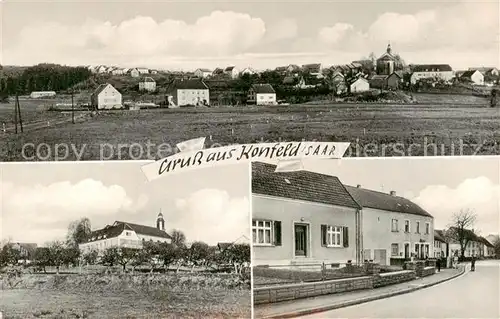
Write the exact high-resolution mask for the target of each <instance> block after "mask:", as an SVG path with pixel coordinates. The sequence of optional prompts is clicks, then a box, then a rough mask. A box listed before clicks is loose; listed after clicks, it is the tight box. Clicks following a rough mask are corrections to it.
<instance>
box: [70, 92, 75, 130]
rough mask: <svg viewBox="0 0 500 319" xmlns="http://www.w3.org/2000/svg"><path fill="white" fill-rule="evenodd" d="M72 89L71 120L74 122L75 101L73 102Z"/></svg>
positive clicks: (72, 93)
mask: <svg viewBox="0 0 500 319" xmlns="http://www.w3.org/2000/svg"><path fill="white" fill-rule="evenodd" d="M73 95H74V91H73V90H71V122H72V123H73V124H75V103H74V98H73Z"/></svg>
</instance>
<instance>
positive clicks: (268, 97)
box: [247, 84, 277, 105]
mask: <svg viewBox="0 0 500 319" xmlns="http://www.w3.org/2000/svg"><path fill="white" fill-rule="evenodd" d="M247 102H248V103H251V104H256V105H276V104H277V101H276V92H275V91H274V89H273V87H272V86H271V84H253V85H252V86H251V87H250V90H249V92H248V100H247Z"/></svg>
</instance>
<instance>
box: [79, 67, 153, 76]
mask: <svg viewBox="0 0 500 319" xmlns="http://www.w3.org/2000/svg"><path fill="white" fill-rule="evenodd" d="M87 69H88V70H90V71H91V72H92V73H94V74H109V75H129V76H131V77H135V78H136V77H140V76H141V75H146V74H158V70H154V69H148V68H121V67H116V66H106V65H97V66H87Z"/></svg>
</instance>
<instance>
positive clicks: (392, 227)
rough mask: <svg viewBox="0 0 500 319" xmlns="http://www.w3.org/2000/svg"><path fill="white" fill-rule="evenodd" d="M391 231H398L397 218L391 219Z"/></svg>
mask: <svg viewBox="0 0 500 319" xmlns="http://www.w3.org/2000/svg"><path fill="white" fill-rule="evenodd" d="M391 231H393V232H397V231H398V220H397V219H393V220H392V226H391Z"/></svg>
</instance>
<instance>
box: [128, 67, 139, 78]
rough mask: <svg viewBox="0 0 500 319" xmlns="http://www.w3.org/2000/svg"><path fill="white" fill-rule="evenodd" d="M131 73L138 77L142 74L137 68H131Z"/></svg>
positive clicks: (132, 75)
mask: <svg viewBox="0 0 500 319" xmlns="http://www.w3.org/2000/svg"><path fill="white" fill-rule="evenodd" d="M129 73H130V76H131V77H133V78H138V77H139V76H140V75H141V73H140V72H139V70H137V69H131V70H129Z"/></svg>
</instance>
